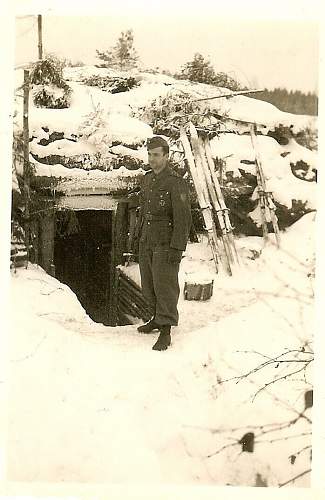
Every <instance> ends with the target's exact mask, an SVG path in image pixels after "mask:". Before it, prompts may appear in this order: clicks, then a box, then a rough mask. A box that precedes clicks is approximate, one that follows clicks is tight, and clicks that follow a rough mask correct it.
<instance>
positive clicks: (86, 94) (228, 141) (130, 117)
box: [15, 66, 316, 207]
mask: <svg viewBox="0 0 325 500" xmlns="http://www.w3.org/2000/svg"><path fill="white" fill-rule="evenodd" d="M15 73H16V75H15V76H16V86H17V87H18V86H19V85H20V84H21V82H22V71H21V70H17V71H16V72H15ZM65 77H66V79H67V81H68V83H69V85H70V87H71V88H72V95H71V105H70V107H68V108H66V109H46V108H38V107H36V106H35V105H34V103H33V98H32V92H31V93H30V103H29V106H30V112H29V126H30V137H31V142H30V153H31V161H32V163H34V165H35V173H36V176H39V177H43V178H46V177H50V178H52V179H53V182H54V181H55V179H70V178H73V179H74V181H76V178H77V172H76V170H75V169H78V170H80V171H81V170H96V169H99V170H102V171H103V172H105V174H104V177H105V178H107V179H109V178H110V177H111V174H112V170H118V169H119V168H120V167H125V170H123V171H119V173H118V176H117V177H118V178H121V177H123V176H126V177H128V176H129V174H128V173H127V170H130V169H131V170H134V171H135V172H137V173H138V174H139V175H141V174H142V171H141V170H142V169H143V168H144V167H145V165H146V164H147V154H146V149H145V148H144V144H145V141H146V139H147V138H148V137H151V136H152V135H153V134H154V133H155V130H154V127H153V125H152V124H150V123H149V122H146V121H145V119H144V118H143V116H145V112H146V110H148V109H149V108H150V107H151V106H152V104H153V102H154V101H155V102H157V100H159V99H163V98H167V100H170V99H173V96H175V95H186V96H187V97H188V99H202V98H203V99H204V98H206V97H213V96H216V95H223V94H228V93H229V94H231V92H230V91H229V90H227V89H224V88H220V87H215V86H212V85H206V84H201V83H193V82H189V81H182V80H176V79H174V78H171V77H169V76H166V75H158V74H155V75H153V74H150V73H141V72H140V73H139V72H137V71H133V72H130V73H124V72H118V71H113V70H108V69H104V68H96V67H90V66H86V67H81V68H66V69H65ZM107 77H109V78H111V79H112V78H120V79H121V78H132V79H133V80H132V81H134V85H133V86H132V88H130V89H129V90H126V91H123V92H122V91H121V92H116V93H112V92H109V91H108V90H107V89H105V88H102V87H100V86H96V85H95V84H92V85H90V82H91V81H92V80H91V79H93V78H99V79H105V78H107ZM203 102H205V103H208V106H209V109H210V110H211V111H212V112H217V113H218V114H219V115H220V116H222V117H223V126H222V127H221V132H222V131H223V132H225V133H220V135H219V137H218V138H215V139H214V141H213V142H214V147H213V153H214V156H215V158H218V159H219V160H223V159H225V162H226V171H227V172H233V174H234V175H235V176H240V175H241V173H240V169H244V170H249V169H250V170H252V166H248V165H247V164H246V165H245V166H244V164H243V163H242V161H243V160H244V161H253V160H254V158H253V150H252V147H251V146H250V144H249V138H248V136H246V135H238V134H242V133H243V132H246V133H247V125H246V122H251V123H256V124H257V126H258V129H259V130H260V131H261V132H262V133H263V134H264V136H262V137H261V136H259V138H258V139H259V141H258V144H259V146H260V149H261V150H260V153H261V155H262V157H263V160H264V163H265V165H264V166H265V169H266V173H267V176H269V177H274V178H275V180H274V182H273V184H271V185H270V189H271V190H274V192H275V195H276V197H277V194H279V202H283V201H284V197H283V192H284V189H283V186H285V185H287V183H288V180H289V177H290V176H291V177H292V176H293V174H292V172H291V168H292V166H293V165H297V164H298V163H299V162H301V161H303V162H304V164H305V165H307V166H306V168H307V170H308V171H307V173H306V172H304V178H305V179H306V180H310V179H313V177H314V175H315V174H314V172H315V169H316V154H315V153H314V152H312V151H309V150H307V149H306V148H303V147H301V146H298V144H297V143H296V142H295V141H294V140H293V139H292V140H290V141H288V144H287V145H286V146H280V145H279V144H278V142H277V141H276V140H275V139H273V138H272V137H268V136H266V134H267V133H268V131H270V130H275V129H277V128H278V127H280V126H282V127H287V128H290V130H291V131H292V132H294V133H297V132H299V131H301V130H303V129H305V128H306V127H309V128H311V129H315V128H316V118H315V117H311V116H302V115H294V114H290V113H285V112H282V111H280V110H279V109H277V108H276V107H275V106H273V105H272V104H270V103H267V102H263V101H259V100H256V99H252V98H249V97H246V96H242V95H240V96H236V97H233V98H231V99H227V98H225V97H223V98H219V99H214V100H209V101H203ZM16 113H17V115H16V118H15V121H16V123H17V124H21V123H22V106H21V99H20V98H17V99H16ZM214 121H215V122H216V123H219V125H220V122H218V120H217V119H214ZM19 127H20V125H18V128H19ZM243 127H244V128H243ZM231 132H232V133H231ZM42 165H46V167H43V166H42ZM17 171H18V174H21V171H22V164H18V165H17ZM81 178H82V179H83V178H84V177H83V174H81ZM96 179H97V177H96V175H95V178H94V179H92V178H91V176H90V177H89V186H90V187H94V188H95V187H98V184H96ZM302 184H306V183H301V182H297V183H296V185H295V186H294V185H293V181H292V182H291V185H290V188H291V187H292V188H293V191H292V193H291V189H289V190H288V194H287V196H286V201H285V204H286V205H287V206H289V205H290V201H291V200H292V199H296V197H298V199H299V200H301V201H302V202H303V203H305V202H306V203H307V205H308V207H314V206H315V203H314V200H313V193H312V191H313V188H312V187H310V186H307V187H306V186H302ZM112 185H113V186H114V183H113V184H112ZM131 187H132V186H131ZM57 189H58V188H57ZM290 196H291V199H290ZM276 199H277V198H276Z"/></svg>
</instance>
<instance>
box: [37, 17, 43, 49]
mask: <svg viewBox="0 0 325 500" xmlns="http://www.w3.org/2000/svg"><path fill="white" fill-rule="evenodd" d="M37 28H38V59H43V39H42V38H43V37H42V16H41V15H38V16H37Z"/></svg>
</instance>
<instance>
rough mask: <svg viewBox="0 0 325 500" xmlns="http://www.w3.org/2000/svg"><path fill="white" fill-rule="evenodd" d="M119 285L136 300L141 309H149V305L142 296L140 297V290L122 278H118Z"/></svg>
mask: <svg viewBox="0 0 325 500" xmlns="http://www.w3.org/2000/svg"><path fill="white" fill-rule="evenodd" d="M119 285H120V286H121V287H122V288H124V289H126V290H128V291H129V292H130V293H131V294H132V295H133V296H134V297H135V298H136V300H137V301H138V302H139V304H141V305H142V306H143V307H147V308H149V307H150V306H149V304H148V303H147V301H146V299H145V298H144V296H143V295H142V291H141V289H140V288H136V287H134V286H133V285H132V284H131V283H130V282H129V281H127V280H126V279H125V278H124V277H123V278H120V283H119Z"/></svg>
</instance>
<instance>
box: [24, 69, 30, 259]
mask: <svg viewBox="0 0 325 500" xmlns="http://www.w3.org/2000/svg"><path fill="white" fill-rule="evenodd" d="M28 105H29V71H28V70H24V104H23V143H24V145H23V148H24V150H23V151H24V152H23V156H24V166H23V175H24V187H23V192H24V201H25V227H24V229H25V244H26V250H27V259H26V268H27V265H28V260H29V236H30V221H29V217H30V215H29V212H30V207H29V198H30V165H29V123H28V112H29V106H28Z"/></svg>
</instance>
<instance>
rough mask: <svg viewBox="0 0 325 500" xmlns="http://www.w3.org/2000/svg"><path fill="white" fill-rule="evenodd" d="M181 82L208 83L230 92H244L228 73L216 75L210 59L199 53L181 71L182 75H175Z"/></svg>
mask: <svg viewBox="0 0 325 500" xmlns="http://www.w3.org/2000/svg"><path fill="white" fill-rule="evenodd" d="M175 77H176V78H179V79H180V80H190V81H191V82H199V83H207V84H209V85H216V86H217V87H225V88H227V89H229V90H233V91H236V90H242V89H243V87H242V86H241V85H240V84H239V83H238V82H237V81H236V80H235V79H234V78H232V77H231V76H229V75H227V73H224V72H219V73H215V71H214V69H213V66H212V65H211V63H210V61H209V59H204V57H203V56H202V54H199V53H198V52H197V53H196V54H194V58H193V60H192V61H190V62H187V63H186V64H185V65H184V66H183V67H182V69H181V72H180V74H176V75H175Z"/></svg>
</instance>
